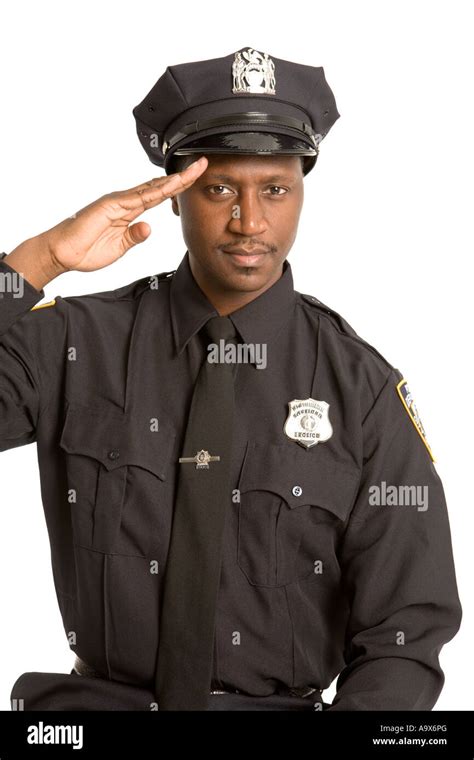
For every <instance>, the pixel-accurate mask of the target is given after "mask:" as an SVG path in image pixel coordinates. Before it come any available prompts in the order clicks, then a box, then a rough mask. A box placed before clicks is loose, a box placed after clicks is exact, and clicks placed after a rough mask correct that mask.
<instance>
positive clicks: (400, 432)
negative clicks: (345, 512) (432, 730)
mask: <svg viewBox="0 0 474 760" xmlns="http://www.w3.org/2000/svg"><path fill="white" fill-rule="evenodd" d="M402 380H403V376H402V374H401V373H400V372H399V370H398V369H394V368H392V369H391V371H390V374H389V376H388V379H387V381H386V383H385V385H384V387H383V389H382V391H381V392H380V394H379V395H378V397H377V399H376V401H375V403H374V405H373V407H372V409H371V410H370V412H369V413H368V414H367V416H366V418H365V420H364V423H363V439H364V465H363V470H362V478H361V482H360V488H359V491H358V495H357V499H356V502H355V505H354V508H353V510H352V513H351V517H350V520H349V523H348V527H347V529H346V532H345V535H344V538H343V542H342V545H341V549H340V565H341V569H342V578H343V586H344V591H345V594H347V599H348V604H349V608H350V616H349V622H348V626H347V629H346V638H345V648H344V659H345V662H346V666H345V668H344V669H343V670H342V672H341V673H340V675H339V678H338V680H337V693H336V696H335V698H334V701H333V704H332V705H331V706H330V707H329V708H328V709H329V710H431V709H432V708H433V705H434V704H435V703H436V701H437V699H438V697H439V694H440V692H441V689H442V687H443V685H444V680H445V677H444V674H443V671H442V670H441V668H440V664H439V659H438V656H439V653H440V651H441V648H442V647H443V645H444V644H445V643H446V642H448V641H449V640H450V639H452V638H453V636H454V635H455V634H456V632H457V631H458V629H459V626H460V623H461V616H462V609H461V605H460V601H459V597H458V590H457V585H456V576H455V568H454V561H453V555H452V548H451V535H450V527H449V521H448V513H447V506H446V501H445V495H444V491H443V486H442V483H441V480H440V478H439V476H438V474H437V472H436V469H435V466H434V464H433V459H432V456H431V454H430V451H429V449H428V447H427V445H426V444H425V438H424V437H423V432H424V431H423V428H422V426H421V431H420V427H419V426H418V425H417V417H416V416H415V418H413V417H412V415H411V414H410V411H409V408H410V406H411V402H410V399H408V403H407V406H405V403H404V401H403V398H402V395H403V394H401V390H402V389H400V392H399V391H398V389H397V386H399V385H400V384H402ZM412 409H413V410H415V409H416V407H414V406H413V407H412ZM416 414H417V413H416ZM418 419H419V417H418Z"/></svg>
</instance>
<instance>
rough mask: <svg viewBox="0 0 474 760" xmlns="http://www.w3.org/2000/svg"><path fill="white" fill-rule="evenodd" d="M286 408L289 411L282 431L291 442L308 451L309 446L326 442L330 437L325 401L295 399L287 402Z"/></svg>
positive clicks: (331, 431)
mask: <svg viewBox="0 0 474 760" xmlns="http://www.w3.org/2000/svg"><path fill="white" fill-rule="evenodd" d="M288 406H289V410H290V411H289V414H288V417H287V418H286V422H285V427H284V428H283V430H284V432H285V433H286V435H287V436H288V438H291V440H292V441H296V442H297V443H299V444H300V445H301V446H305V447H306V448H307V449H309V447H310V446H315V445H316V444H317V443H322V442H323V441H327V440H328V439H329V438H330V437H331V436H332V434H333V429H332V425H331V423H330V421H329V404H328V403H327V401H317V400H316V399H314V398H305V399H301V398H295V399H293V401H289V402H288Z"/></svg>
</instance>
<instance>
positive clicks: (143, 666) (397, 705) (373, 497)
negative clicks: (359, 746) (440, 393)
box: [0, 48, 461, 710]
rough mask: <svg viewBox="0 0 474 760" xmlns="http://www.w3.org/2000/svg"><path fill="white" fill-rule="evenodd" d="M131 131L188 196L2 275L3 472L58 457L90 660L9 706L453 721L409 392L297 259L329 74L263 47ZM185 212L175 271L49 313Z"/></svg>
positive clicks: (448, 628)
mask: <svg viewBox="0 0 474 760" xmlns="http://www.w3.org/2000/svg"><path fill="white" fill-rule="evenodd" d="M134 115H135V118H136V121H137V129H138V134H139V137H140V140H141V142H142V145H143V147H144V148H145V150H146V151H147V154H148V156H149V158H150V160H151V161H152V162H153V163H155V164H157V165H159V166H163V167H164V168H165V170H166V172H167V173H168V176H166V177H161V178H158V179H153V180H151V181H150V182H145V183H143V184H142V185H139V186H137V187H135V188H131V189H130V190H126V191H122V192H115V193H111V194H109V195H106V196H103V197H102V198H100V199H99V200H98V201H96V202H95V203H92V204H90V205H89V206H87V207H86V208H84V209H82V210H81V211H79V212H78V213H77V214H76V215H75V216H74V217H72V218H70V219H66V220H64V221H63V222H61V223H60V224H58V225H57V226H56V227H53V228H52V229H50V230H48V231H46V232H45V233H43V234H41V235H39V236H38V237H36V238H33V239H30V240H27V241H25V242H24V243H22V244H20V245H19V246H18V247H17V248H16V249H15V250H14V251H12V252H11V253H10V254H9V255H8V256H6V257H5V258H4V260H3V262H0V274H1V275H3V282H4V284H6V285H8V287H5V286H4V288H3V289H4V297H3V304H2V305H1V317H0V319H1V322H0V325H1V327H0V336H1V337H0V362H1V363H0V367H1V369H0V388H1V389H2V393H1V404H2V416H1V418H0V446H1V448H2V449H6V448H11V447H14V446H19V445H22V444H27V443H31V442H33V441H36V443H37V446H38V454H39V464H40V474H41V481H42V493H43V501H44V507H45V513H46V519H47V521H48V529H49V534H50V538H51V548H52V562H53V568H54V578H55V586H56V591H57V596H58V602H59V605H60V609H61V613H62V617H63V621H64V627H65V631H66V634H67V636H68V641H69V644H70V647H71V649H72V650H73V651H74V652H75V654H76V661H75V666H74V669H73V671H72V672H71V673H70V674H47V673H25V674H23V675H22V676H21V677H20V678H19V679H18V680H17V681H16V683H15V685H14V687H13V690H12V699H13V700H16V702H15V704H18V703H19V702H20V700H22V702H21V704H22V709H26V710H38V709H63V710H66V709H88V710H94V709H107V710H115V709H129V710H148V709H160V710H203V709H204V710H207V709H211V710H221V709H238V710H244V709H266V710H272V709H275V710H291V709H311V710H314V709H322V708H325V709H328V710H384V709H395V710H402V709H407V710H422V709H431V708H432V707H433V705H434V704H435V702H436V700H437V698H438V696H439V693H440V691H441V688H442V686H443V682H444V674H443V672H442V670H441V668H440V665H439V660H438V656H439V652H440V650H441V647H442V646H443V645H444V643H446V642H447V641H449V640H450V639H451V638H452V637H453V636H454V635H455V633H456V631H457V630H458V628H459V625H460V621H461V606H460V602H459V598H458V594H457V587H456V578H455V570H454V563H453V557H452V550H451V541H450V530H449V522H448V515H447V509H446V503H445V498H444V493H443V487H442V484H441V482H440V479H439V477H438V475H437V472H436V470H435V467H434V465H433V461H434V460H433V457H432V453H431V450H430V448H429V445H428V443H427V440H426V436H425V432H424V429H423V426H422V424H421V420H420V417H419V414H418V412H417V410H416V406H415V404H414V400H413V397H412V395H411V393H410V391H409V387H408V384H407V382H406V380H405V379H404V377H403V375H402V374H401V373H400V371H399V370H398V369H395V368H394V367H392V366H391V365H390V364H389V363H388V362H387V361H386V360H385V358H384V357H383V356H382V355H381V354H379V353H378V352H377V351H376V350H375V349H374V348H373V347H372V346H370V345H369V344H367V343H366V342H365V341H364V340H362V339H361V338H360V337H359V336H358V335H357V334H356V333H355V332H354V330H353V329H352V328H351V327H350V326H349V325H348V323H347V322H346V321H345V320H344V319H343V318H342V317H340V316H339V315H338V314H336V313H335V312H333V311H332V310H331V309H329V308H328V307H326V306H325V305H323V304H321V303H320V302H319V301H318V300H317V299H316V298H315V297H314V296H311V295H303V294H300V293H297V292H295V291H294V289H293V281H292V273H291V267H290V264H289V263H288V261H287V260H286V259H287V256H288V253H289V251H290V249H291V247H292V245H293V242H294V240H295V237H296V233H297V226H298V220H299V215H300V212H301V208H302V205H303V178H304V176H305V175H307V174H308V172H309V171H311V169H312V168H313V167H314V165H315V162H316V159H317V156H318V152H319V144H320V142H321V140H322V139H323V137H324V136H325V135H326V134H327V132H328V131H329V129H330V128H331V126H332V124H333V123H334V122H335V121H336V119H337V118H338V116H339V114H338V112H337V108H336V104H335V101H334V97H333V94H332V92H331V90H330V88H329V86H328V85H327V82H326V80H325V77H324V73H323V70H322V69H321V68H313V67H308V66H302V65H300V64H295V63H291V62H287V61H283V60H280V59H277V58H275V57H273V56H272V57H271V58H270V57H269V56H268V54H266V53H261V52H259V51H256V50H254V49H252V48H243V49H241V50H240V51H237V52H236V53H233V54H231V55H229V56H225V57H223V58H218V59H213V60H208V61H200V62H193V63H189V64H181V65H178V66H173V67H169V68H168V69H167V70H166V72H165V73H164V74H163V75H162V77H160V79H159V80H158V82H157V83H156V85H155V86H154V87H153V88H152V90H151V91H150V93H148V95H147V96H146V98H145V99H144V100H143V102H142V103H141V104H140V105H139V106H137V107H136V108H135V109H134ZM196 155H201V157H200V158H199V159H198V160H195V159H196ZM177 168H178V169H180V171H178V172H177V173H175V169H177ZM170 197H171V198H172V209H173V212H174V213H175V214H177V215H179V216H180V218H181V223H182V230H183V238H184V241H185V243H186V247H187V250H186V254H185V256H184V257H183V259H182V261H181V263H180V265H179V267H178V269H177V270H176V271H173V272H168V273H162V274H161V275H158V276H153V277H150V278H144V279H142V280H138V281H136V282H133V283H131V284H129V285H126V286H124V287H122V288H119V289H117V290H114V291H107V292H103V293H94V294H90V295H86V296H81V297H68V298H61V297H60V296H56V298H55V299H54V301H53V302H51V303H50V304H44V305H41V306H40V307H38V308H36V309H34V308H33V309H32V308H31V307H32V306H33V305H34V304H35V303H36V302H37V301H39V300H40V299H41V298H42V297H43V296H44V291H43V288H44V286H45V285H46V284H47V283H49V282H50V281H51V280H53V279H54V278H55V277H57V276H58V275H60V274H61V273H63V272H66V271H70V270H79V271H94V270H96V269H100V268H102V267H104V266H108V265H109V264H111V263H113V262H114V261H115V260H116V259H118V258H119V257H120V256H122V255H123V254H124V253H125V252H126V251H128V250H129V249H130V248H132V247H133V246H134V245H136V244H138V243H140V242H142V241H143V240H145V239H146V238H147V237H148V236H149V234H150V227H149V225H148V224H147V223H146V222H143V221H139V222H137V221H136V219H137V218H138V217H139V216H140V215H141V214H142V213H143V211H145V210H147V209H149V208H152V207H153V206H156V205H157V204H159V203H161V202H163V201H164V200H165V199H167V198H170ZM15 284H16V285H17V286H21V287H16V288H15V287H14V286H15ZM20 292H21V297H19V293H20ZM43 306H44V308H43ZM338 673H340V675H339V678H338V682H337V694H336V697H335V699H334V702H333V704H332V705H328V704H327V703H324V702H323V700H322V691H323V690H324V689H325V688H327V687H328V686H329V684H330V683H331V681H332V680H333V678H334V677H335V676H336V675H337V674H338ZM78 676H79V677H78Z"/></svg>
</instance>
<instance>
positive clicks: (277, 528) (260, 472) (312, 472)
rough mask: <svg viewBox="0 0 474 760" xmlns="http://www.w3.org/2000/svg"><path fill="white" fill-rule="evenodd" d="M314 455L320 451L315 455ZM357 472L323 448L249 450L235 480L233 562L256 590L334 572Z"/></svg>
mask: <svg viewBox="0 0 474 760" xmlns="http://www.w3.org/2000/svg"><path fill="white" fill-rule="evenodd" d="M317 449H319V451H317ZM359 479H360V471H359V469H358V468H357V467H355V466H353V465H350V464H348V465H346V464H341V463H340V462H338V461H336V460H335V459H334V457H333V455H332V454H331V452H329V451H327V450H324V449H323V445H322V444H321V447H320V446H318V447H312V448H310V449H306V450H305V449H303V448H302V447H300V446H298V445H297V444H295V445H294V446H292V445H291V444H289V445H287V444H281V445H280V444H275V445H265V444H252V445H249V446H248V448H247V451H246V456H245V460H244V464H243V467H242V470H241V475H240V479H239V485H238V489H239V499H240V501H239V505H238V508H239V532H238V548H237V562H238V565H239V567H240V569H241V570H242V572H243V573H244V574H245V576H246V577H247V579H248V581H249V582H250V583H251V584H253V585H255V586H269V587H274V586H284V585H287V584H289V583H294V582H295V581H299V580H302V579H305V578H308V577H310V576H311V575H313V574H314V573H318V574H319V573H324V572H330V573H334V572H337V570H338V565H337V545H338V541H339V539H340V536H341V534H342V532H343V531H344V529H345V527H346V524H347V520H348V517H349V513H350V510H351V507H352V505H353V503H354V500H355V496H356V492H357V487H358V483H359Z"/></svg>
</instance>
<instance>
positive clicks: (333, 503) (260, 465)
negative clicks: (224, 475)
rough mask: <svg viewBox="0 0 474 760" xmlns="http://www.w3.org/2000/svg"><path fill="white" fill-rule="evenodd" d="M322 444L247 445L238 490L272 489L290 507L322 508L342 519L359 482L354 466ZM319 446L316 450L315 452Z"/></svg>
mask: <svg viewBox="0 0 474 760" xmlns="http://www.w3.org/2000/svg"><path fill="white" fill-rule="evenodd" d="M323 446H324V444H318V445H317V446H312V447H311V448H309V449H303V448H302V447H301V446H300V445H299V444H297V443H295V444H294V446H292V445H291V444H289V445H287V444H259V443H254V444H249V445H248V448H247V452H246V455H245V460H244V464H243V467H242V472H241V476H240V481H239V490H240V491H241V492H242V493H245V492H246V491H272V492H274V493H276V494H278V495H279V496H281V497H282V498H283V499H284V500H285V501H286V502H287V504H288V506H289V507H290V509H293V508H295V507H300V506H303V505H306V504H312V505H315V506H319V507H323V508H324V509H327V510H329V511H330V512H333V513H334V514H335V515H336V516H337V517H338V518H339V519H341V520H345V519H346V518H347V516H348V513H349V511H350V510H351V508H352V506H353V503H354V500H355V497H356V493H357V488H358V485H359V482H360V471H359V469H358V467H356V466H355V465H351V464H349V463H348V464H343V463H341V462H339V461H338V460H336V459H334V456H333V454H332V453H331V452H330V451H329V450H327V449H326V450H324V449H323V448H322V447H323ZM318 449H319V451H318Z"/></svg>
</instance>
